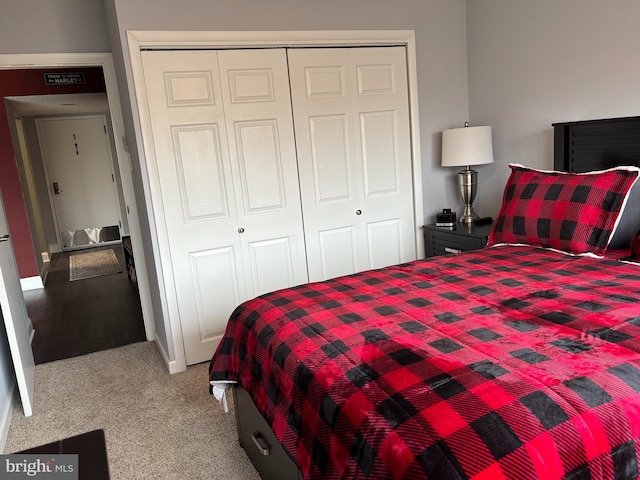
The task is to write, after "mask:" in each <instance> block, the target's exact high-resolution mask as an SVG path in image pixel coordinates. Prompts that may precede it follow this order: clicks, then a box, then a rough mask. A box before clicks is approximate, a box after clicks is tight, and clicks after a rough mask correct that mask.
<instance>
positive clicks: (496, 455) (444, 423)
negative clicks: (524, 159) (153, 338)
mask: <svg viewBox="0 0 640 480" xmlns="http://www.w3.org/2000/svg"><path fill="white" fill-rule="evenodd" d="M639 337H640V266H636V265H629V264H624V263H620V262H616V261H613V260H599V259H593V258H585V257H570V256H566V255H563V254H560V253H555V252H551V251H545V250H540V249H531V248H527V247H495V248H487V249H483V250H479V251H475V252H466V253H463V254H460V255H457V256H450V257H437V258H433V259H427V260H421V261H416V262H412V263H409V264H405V265H399V266H394V267H389V268H385V269H381V270H374V271H370V272H364V273H361V274H357V275H352V276H348V277H342V278H338V279H335V280H330V281H326V282H322V283H314V284H309V285H303V286H299V287H295V288H291V289H287V290H282V291H278V292H275V293H270V294H267V295H264V296H262V297H259V298H257V299H254V300H251V301H249V302H246V303H245V304H243V305H241V306H240V307H238V309H237V310H236V311H235V312H234V314H233V316H232V317H231V319H230V321H229V325H228V328H227V332H226V335H225V337H224V339H223V340H222V342H221V343H220V346H219V348H218V351H217V352H216V354H215V356H214V357H213V360H212V364H211V371H210V379H211V380H232V381H237V382H238V384H239V385H240V386H242V387H243V388H245V389H246V390H247V391H248V392H249V393H250V394H251V396H252V397H253V398H254V402H255V403H256V405H257V407H258V409H259V410H260V412H261V413H262V414H263V416H264V417H265V418H266V420H267V422H268V423H269V424H270V425H271V426H272V429H273V431H274V432H275V434H276V437H277V438H278V439H279V440H280V442H281V443H282V445H283V446H284V447H285V449H286V450H287V451H288V453H289V454H290V455H291V457H292V458H293V459H294V460H295V461H296V462H297V464H298V466H299V468H300V470H301V472H302V474H303V476H304V477H305V478H313V479H337V478H376V479H382V478H397V479H400V478H402V479H409V478H420V479H423V478H428V479H445V480H453V479H466V478H471V479H477V480H481V479H482V480H499V479H503V478H508V479H558V478H567V479H616V480H618V479H635V478H637V477H638V468H639V467H638V458H640V457H639V453H640V451H639V446H640V352H639V351H640V343H639Z"/></svg>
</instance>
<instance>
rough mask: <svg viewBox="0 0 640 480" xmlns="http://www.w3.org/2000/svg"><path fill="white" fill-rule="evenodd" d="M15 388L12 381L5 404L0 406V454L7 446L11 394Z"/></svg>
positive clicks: (11, 407)
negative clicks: (0, 410)
mask: <svg viewBox="0 0 640 480" xmlns="http://www.w3.org/2000/svg"><path fill="white" fill-rule="evenodd" d="M15 388H16V382H15V380H14V381H13V384H12V386H11V389H10V391H9V394H8V395H7V401H6V403H5V404H4V405H2V406H0V408H1V409H2V412H1V413H0V452H4V447H5V446H6V445H7V437H8V435H9V427H10V426H11V418H12V417H13V394H14V392H15Z"/></svg>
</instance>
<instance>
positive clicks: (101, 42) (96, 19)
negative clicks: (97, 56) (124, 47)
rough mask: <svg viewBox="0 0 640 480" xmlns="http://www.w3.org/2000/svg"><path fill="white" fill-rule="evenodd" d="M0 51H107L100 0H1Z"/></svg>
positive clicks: (107, 38)
mask: <svg viewBox="0 0 640 480" xmlns="http://www.w3.org/2000/svg"><path fill="white" fill-rule="evenodd" d="M1 11H2V13H1V14H0V53H87V52H109V51H110V50H111V47H110V45H109V35H108V33H107V28H106V22H105V19H104V9H103V6H102V1H101V0H2V7H1Z"/></svg>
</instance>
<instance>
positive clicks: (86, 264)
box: [69, 249, 122, 281]
mask: <svg viewBox="0 0 640 480" xmlns="http://www.w3.org/2000/svg"><path fill="white" fill-rule="evenodd" d="M121 271H122V267H120V263H119V262H118V258H117V257H116V253H115V252H114V251H113V250H112V249H108V250H97V251H95V252H89V253H77V254H75V255H70V256H69V281H74V280H82V279H85V278H93V277H99V276H101V275H110V274H112V273H120V272H121Z"/></svg>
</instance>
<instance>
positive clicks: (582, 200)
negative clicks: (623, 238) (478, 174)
mask: <svg viewBox="0 0 640 480" xmlns="http://www.w3.org/2000/svg"><path fill="white" fill-rule="evenodd" d="M509 167H510V168H511V175H510V177H509V180H508V181H507V185H506V187H505V190H504V196H503V201H502V207H501V209H500V213H499V214H498V218H497V221H496V222H495V223H494V226H493V229H492V231H491V234H490V235H489V242H488V244H489V245H495V244H502V243H508V244H525V245H532V246H539V247H544V248H552V249H555V250H560V251H563V252H566V253H570V254H576V255H580V254H586V255H593V256H602V255H604V253H605V251H606V249H607V245H608V244H609V241H610V239H611V237H612V236H613V233H614V231H615V229H616V227H617V224H618V219H619V217H620V213H621V212H622V210H623V208H624V206H625V204H626V201H627V196H628V194H629V191H630V189H631V187H632V186H633V184H634V182H635V181H636V179H637V178H638V172H639V169H638V168H636V167H617V168H612V169H609V170H603V171H599V172H589V173H564V172H549V171H541V170H534V169H531V168H527V167H524V166H522V165H515V164H511V165H509Z"/></svg>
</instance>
